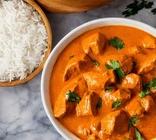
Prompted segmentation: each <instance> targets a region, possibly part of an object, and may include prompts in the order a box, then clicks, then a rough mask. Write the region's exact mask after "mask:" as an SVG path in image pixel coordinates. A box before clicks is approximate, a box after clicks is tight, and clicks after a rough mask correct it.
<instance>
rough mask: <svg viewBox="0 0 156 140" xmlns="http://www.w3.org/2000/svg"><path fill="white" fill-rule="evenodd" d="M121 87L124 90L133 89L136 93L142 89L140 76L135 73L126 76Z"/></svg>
mask: <svg viewBox="0 0 156 140" xmlns="http://www.w3.org/2000/svg"><path fill="white" fill-rule="evenodd" d="M121 87H122V88H126V89H134V90H135V91H136V92H139V91H140V90H141V88H142V84H141V78H140V76H139V75H137V74H135V73H130V74H128V75H126V76H125V78H124V79H123V81H122V84H121Z"/></svg>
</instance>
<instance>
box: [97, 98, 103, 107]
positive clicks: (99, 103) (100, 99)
mask: <svg viewBox="0 0 156 140" xmlns="http://www.w3.org/2000/svg"><path fill="white" fill-rule="evenodd" d="M101 107H102V98H101V97H99V99H98V102H97V104H96V108H97V109H100V108H101Z"/></svg>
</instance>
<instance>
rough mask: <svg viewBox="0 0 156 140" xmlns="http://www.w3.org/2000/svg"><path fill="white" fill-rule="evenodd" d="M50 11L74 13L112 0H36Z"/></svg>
mask: <svg viewBox="0 0 156 140" xmlns="http://www.w3.org/2000/svg"><path fill="white" fill-rule="evenodd" d="M36 1H37V2H38V3H40V4H41V5H42V6H43V7H44V8H45V9H47V10H48V11H50V12H59V13H60V12H61V13H72V12H81V11H87V10H89V9H92V8H95V7H98V6H102V5H104V4H107V3H108V2H109V1H111V0H36Z"/></svg>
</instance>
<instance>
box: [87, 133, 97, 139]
mask: <svg viewBox="0 0 156 140" xmlns="http://www.w3.org/2000/svg"><path fill="white" fill-rule="evenodd" d="M87 140H97V138H96V135H95V134H91V135H89V136H88V138H87Z"/></svg>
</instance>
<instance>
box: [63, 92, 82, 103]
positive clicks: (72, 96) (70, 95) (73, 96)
mask: <svg viewBox="0 0 156 140" xmlns="http://www.w3.org/2000/svg"><path fill="white" fill-rule="evenodd" d="M66 100H67V101H68V102H72V103H74V102H76V103H79V102H80V100H81V97H80V96H79V95H78V94H77V93H76V92H74V91H73V92H72V91H70V90H69V91H67V93H66Z"/></svg>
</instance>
